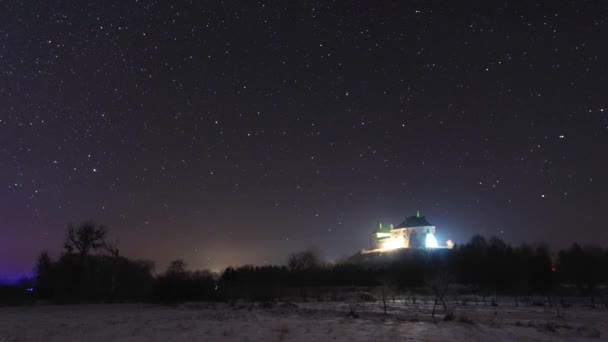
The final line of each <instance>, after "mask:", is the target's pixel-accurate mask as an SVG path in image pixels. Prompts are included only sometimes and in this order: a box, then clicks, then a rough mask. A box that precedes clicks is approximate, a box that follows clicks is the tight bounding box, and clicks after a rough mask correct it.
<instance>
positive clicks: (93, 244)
mask: <svg viewBox="0 0 608 342" xmlns="http://www.w3.org/2000/svg"><path fill="white" fill-rule="evenodd" d="M105 237H106V228H105V227H104V226H101V225H97V224H95V223H94V222H92V221H86V222H83V223H81V224H80V225H79V226H78V227H75V226H74V225H73V224H71V223H70V224H69V225H68V232H67V235H66V238H65V243H64V245H63V246H64V248H65V250H66V252H67V253H68V254H71V253H73V252H77V253H78V254H80V255H81V256H85V255H88V254H89V252H90V251H91V250H94V249H98V248H102V247H104V246H106V242H105Z"/></svg>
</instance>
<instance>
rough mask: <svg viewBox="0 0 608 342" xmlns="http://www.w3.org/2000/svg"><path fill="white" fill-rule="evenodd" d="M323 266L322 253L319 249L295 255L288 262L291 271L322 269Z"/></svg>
mask: <svg viewBox="0 0 608 342" xmlns="http://www.w3.org/2000/svg"><path fill="white" fill-rule="evenodd" d="M322 264H323V262H322V257H321V252H320V251H319V250H317V249H307V250H305V251H302V252H298V253H293V254H291V255H290V256H289V259H288V260H287V267H288V268H289V269H290V270H291V271H302V270H309V269H315V268H319V267H321V265H322Z"/></svg>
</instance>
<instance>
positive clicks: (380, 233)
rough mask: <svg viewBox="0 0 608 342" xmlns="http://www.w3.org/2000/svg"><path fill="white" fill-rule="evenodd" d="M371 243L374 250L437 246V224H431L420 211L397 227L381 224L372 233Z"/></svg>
mask: <svg viewBox="0 0 608 342" xmlns="http://www.w3.org/2000/svg"><path fill="white" fill-rule="evenodd" d="M371 245H372V249H373V250H389V249H397V248H437V247H439V246H438V245H437V240H436V239H435V226H433V225H431V224H430V223H429V222H428V221H427V220H426V218H425V217H424V216H420V211H418V212H416V216H410V217H408V218H407V219H405V221H403V222H402V223H401V224H400V225H398V226H397V227H394V226H393V225H392V224H391V225H390V226H383V225H382V223H380V226H379V227H378V229H377V230H375V231H374V232H373V233H372V236H371Z"/></svg>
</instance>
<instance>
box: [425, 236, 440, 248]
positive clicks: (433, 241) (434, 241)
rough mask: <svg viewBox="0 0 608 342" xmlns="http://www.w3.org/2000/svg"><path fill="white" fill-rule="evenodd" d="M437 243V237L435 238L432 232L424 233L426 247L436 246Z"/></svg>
mask: <svg viewBox="0 0 608 342" xmlns="http://www.w3.org/2000/svg"><path fill="white" fill-rule="evenodd" d="M437 247H439V245H438V244H437V239H435V235H433V233H428V234H426V248H437Z"/></svg>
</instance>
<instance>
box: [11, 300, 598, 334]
mask: <svg viewBox="0 0 608 342" xmlns="http://www.w3.org/2000/svg"><path fill="white" fill-rule="evenodd" d="M497 304H498V306H492V305H490V303H489V302H487V303H486V305H483V304H482V303H481V302H480V303H478V305H476V304H475V303H474V302H473V303H467V304H466V305H462V302H460V303H458V304H457V303H455V302H452V303H448V307H451V308H452V310H453V311H454V319H453V320H451V321H443V317H444V316H445V313H444V312H443V311H442V310H440V308H438V311H437V314H436V319H433V318H432V317H431V316H430V315H431V309H432V301H431V300H430V299H429V298H426V299H425V300H422V299H418V300H417V303H416V304H413V303H412V302H411V300H408V301H405V300H401V301H399V300H397V301H396V302H392V300H391V301H390V302H388V303H387V311H388V314H387V315H384V312H383V306H382V303H377V302H372V303H357V304H355V303H354V302H351V303H345V302H313V303H297V304H293V303H283V304H281V303H278V304H272V305H268V304H267V305H262V304H259V303H258V304H237V305H235V306H234V307H231V306H229V305H227V304H210V303H189V304H183V305H179V306H174V307H169V306H159V305H150V304H95V305H66V306H52V305H42V306H24V307H2V308H0V342H8V341H91V342H96V341H239V342H244V341H315V342H319V341H348V342H354V341H391V342H394V341H409V340H411V341H469V342H470V341H562V340H563V341H578V340H580V341H585V340H589V341H599V340H608V309H606V308H595V309H593V308H590V307H586V306H583V305H573V306H571V307H568V308H561V307H560V308H559V315H560V316H561V317H557V308H556V307H555V306H553V307H550V306H549V305H546V306H531V305H530V304H525V305H521V304H520V306H519V307H515V305H514V303H508V302H505V303H503V302H500V301H499V302H498V303H497Z"/></svg>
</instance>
